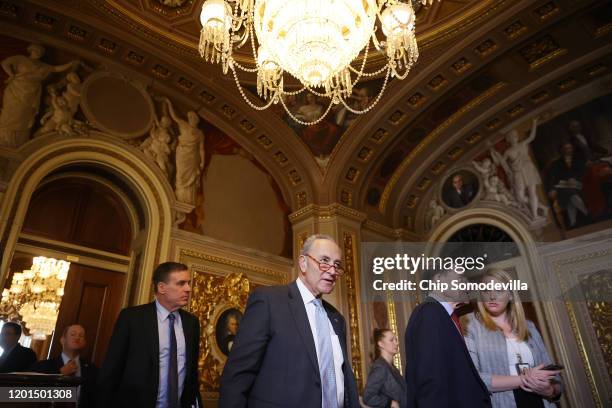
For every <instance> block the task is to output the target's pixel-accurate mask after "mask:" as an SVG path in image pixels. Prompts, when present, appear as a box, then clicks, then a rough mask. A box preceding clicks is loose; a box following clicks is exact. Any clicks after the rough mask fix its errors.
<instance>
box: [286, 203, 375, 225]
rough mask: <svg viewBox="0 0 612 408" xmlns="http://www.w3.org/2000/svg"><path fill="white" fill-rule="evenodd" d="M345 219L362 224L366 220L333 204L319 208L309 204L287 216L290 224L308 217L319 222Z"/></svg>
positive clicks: (348, 208)
mask: <svg viewBox="0 0 612 408" xmlns="http://www.w3.org/2000/svg"><path fill="white" fill-rule="evenodd" d="M337 216H341V217H346V218H349V219H352V220H354V221H357V222H359V223H362V222H363V221H365V219H366V215H365V214H364V213H362V212H359V211H357V210H355V209H353V208H350V207H346V206H344V205H342V204H338V203H334V204H331V205H327V206H319V205H316V204H309V205H307V206H306V207H304V208H301V209H299V210H298V211H295V212H293V213H291V214H290V215H289V221H290V222H291V223H292V224H295V223H297V222H300V221H303V220H304V219H307V218H309V217H315V218H317V219H318V220H319V221H321V220H326V219H331V218H332V217H337Z"/></svg>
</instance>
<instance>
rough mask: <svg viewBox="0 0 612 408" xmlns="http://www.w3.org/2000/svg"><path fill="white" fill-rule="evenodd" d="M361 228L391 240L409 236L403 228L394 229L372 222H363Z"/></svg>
mask: <svg viewBox="0 0 612 408" xmlns="http://www.w3.org/2000/svg"><path fill="white" fill-rule="evenodd" d="M363 228H364V229H367V230H370V231H374V232H378V233H379V234H381V235H384V236H386V237H388V238H391V239H398V238H401V239H404V238H406V237H407V236H408V235H409V234H410V233H409V232H408V231H406V230H405V229H403V228H395V229H394V228H391V227H388V226H386V225H383V224H381V223H378V222H376V221H372V220H365V222H364V223H363Z"/></svg>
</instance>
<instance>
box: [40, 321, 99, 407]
mask: <svg viewBox="0 0 612 408" xmlns="http://www.w3.org/2000/svg"><path fill="white" fill-rule="evenodd" d="M60 343H61V345H62V353H61V354H60V355H59V356H57V357H55V358H50V359H49V360H43V361H39V362H37V363H35V364H34V365H33V366H32V367H31V368H30V371H35V372H39V373H46V374H62V375H69V376H75V377H81V378H82V379H83V384H82V385H81V386H80V387H79V390H78V394H79V398H78V401H79V402H78V407H79V408H90V407H94V406H95V386H96V378H97V375H98V368H97V367H96V366H95V365H94V364H93V363H91V362H90V361H88V360H87V359H85V358H83V357H82V356H81V352H82V351H83V349H84V348H85V346H86V345H87V340H86V338H85V329H84V328H83V326H81V325H79V324H73V325H70V326H68V327H66V329H64V333H62V337H61V338H60Z"/></svg>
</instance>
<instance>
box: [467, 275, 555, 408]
mask: <svg viewBox="0 0 612 408" xmlns="http://www.w3.org/2000/svg"><path fill="white" fill-rule="evenodd" d="M511 280H512V278H511V276H510V275H509V274H508V273H507V272H506V271H504V270H502V269H491V270H489V271H488V272H487V273H486V274H485V275H484V277H483V278H482V282H486V283H489V282H493V283H502V284H507V283H509V282H511ZM466 323H467V324H466V325H465V328H466V330H467V331H466V337H465V342H466V345H467V348H468V351H469V353H470V356H471V357H472V360H473V361H474V366H475V367H476V369H477V370H478V372H479V374H480V377H481V378H482V380H483V382H484V383H485V384H486V386H487V388H488V389H489V391H490V392H491V402H492V404H493V408H553V407H554V406H555V404H554V401H556V400H558V399H559V397H560V395H561V392H562V390H563V387H562V383H561V378H560V377H559V371H558V370H555V369H548V368H554V367H547V366H549V365H551V363H552V360H551V358H550V356H549V354H548V351H547V350H546V346H545V345H544V341H543V340H542V336H540V333H539V332H538V329H536V327H535V325H534V324H533V323H532V322H531V321H530V320H527V318H526V317H525V311H524V309H523V305H522V303H521V299H520V297H519V293H518V291H517V290H507V291H504V290H500V291H495V290H493V291H488V292H484V293H483V294H482V295H481V299H480V301H479V302H478V308H477V310H476V312H474V313H473V314H470V315H468V316H467V319H466Z"/></svg>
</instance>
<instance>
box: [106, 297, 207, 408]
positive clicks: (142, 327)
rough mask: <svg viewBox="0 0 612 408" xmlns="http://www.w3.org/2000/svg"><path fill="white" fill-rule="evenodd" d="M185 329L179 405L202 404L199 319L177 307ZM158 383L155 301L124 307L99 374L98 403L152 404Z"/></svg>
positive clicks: (157, 337)
mask: <svg viewBox="0 0 612 408" xmlns="http://www.w3.org/2000/svg"><path fill="white" fill-rule="evenodd" d="M179 313H180V316H181V322H182V324H183V332H184V333H185V349H186V350H185V352H186V375H185V384H184V386H183V393H182V395H181V406H182V407H183V408H190V407H191V406H192V405H195V404H196V398H197V403H198V404H199V406H200V407H202V402H201V399H200V392H199V386H198V354H199V340H200V323H199V321H198V319H197V317H195V316H194V315H192V314H191V313H188V312H186V311H184V310H179ZM158 386H159V333H158V330H157V309H156V307H155V302H152V303H148V304H146V305H140V306H135V307H129V308H127V309H123V310H122V311H121V313H120V314H119V317H118V318H117V322H116V323H115V329H114V331H113V335H112V337H111V340H110V343H109V345H108V351H107V353H106V359H105V360H104V363H103V364H102V368H101V369H100V374H99V376H98V392H99V395H98V406H99V407H100V408H108V407H130V408H136V407H138V408H140V407H142V408H149V407H155V401H156V400H157V392H158Z"/></svg>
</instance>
